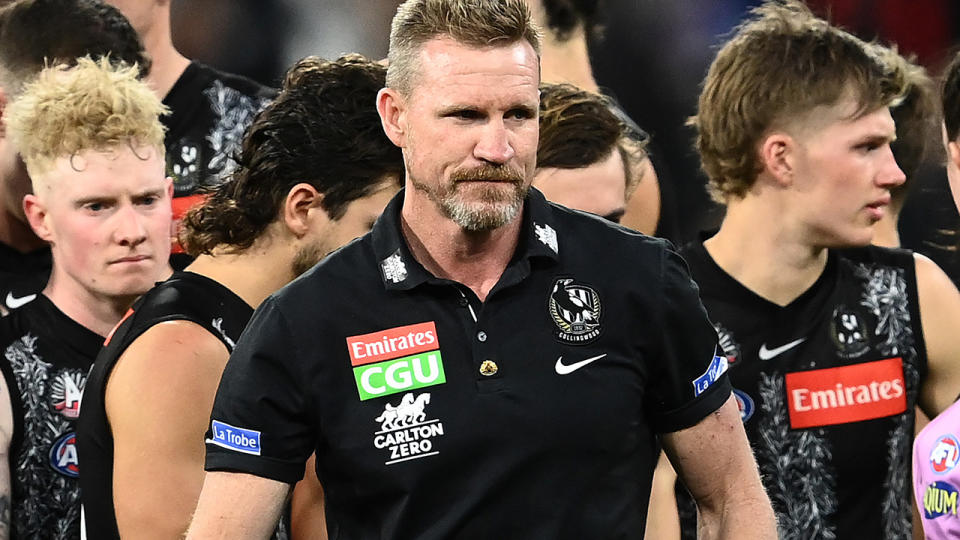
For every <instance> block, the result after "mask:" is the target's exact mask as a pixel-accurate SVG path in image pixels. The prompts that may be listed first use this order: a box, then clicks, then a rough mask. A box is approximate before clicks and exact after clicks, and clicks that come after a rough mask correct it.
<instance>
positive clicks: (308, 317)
mask: <svg viewBox="0 0 960 540" xmlns="http://www.w3.org/2000/svg"><path fill="white" fill-rule="evenodd" d="M403 196H404V194H403V192H401V193H400V194H399V195H398V196H397V197H396V198H395V199H394V200H393V201H392V202H391V203H390V205H388V207H387V209H386V210H385V211H384V214H383V216H381V218H380V219H379V220H378V221H377V223H376V225H375V226H374V228H373V230H372V231H371V233H370V234H368V235H366V236H364V237H363V238H361V239H360V240H358V241H355V242H353V243H351V244H350V245H348V246H346V247H344V248H343V249H341V250H340V251H338V252H336V253H335V254H333V255H331V256H330V257H328V258H327V259H326V260H324V261H323V262H322V263H320V264H319V265H318V266H316V267H315V268H314V269H313V270H311V271H310V272H308V273H307V274H305V275H304V276H302V277H301V278H300V279H298V280H296V281H295V282H294V283H292V284H291V285H290V286H288V287H286V288H284V289H283V290H281V291H280V292H279V293H277V294H276V295H274V296H273V297H271V298H269V299H268V300H267V301H266V302H265V303H264V304H263V305H262V306H261V308H260V310H258V312H257V314H256V315H255V316H254V319H253V321H252V322H251V324H250V326H249V327H248V330H247V332H246V333H245V334H244V336H243V337H242V338H241V340H240V342H239V343H238V344H237V349H236V351H235V353H234V355H233V356H232V357H231V360H230V362H229V363H228V364H227V369H226V371H225V372H224V376H223V380H222V382H221V386H220V390H219V391H218V394H217V399H216V403H215V406H214V412H213V420H214V422H218V423H219V424H217V425H219V426H230V427H229V428H225V429H229V430H230V431H229V432H228V431H225V429H219V430H216V433H214V431H215V430H211V432H209V433H208V439H209V441H208V442H209V444H208V454H207V468H208V469H210V470H234V471H242V472H247V473H251V474H255V475H259V476H264V477H267V478H272V479H275V480H279V481H283V482H288V483H293V482H295V481H296V480H298V479H299V478H300V477H301V476H302V473H303V463H304V462H305V461H306V459H307V457H308V456H309V454H310V453H311V452H314V451H316V453H317V470H318V475H319V478H320V480H321V482H322V483H323V485H324V492H325V496H326V505H327V507H326V512H327V519H328V524H329V525H328V526H329V527H330V530H336V531H339V534H340V535H341V536H342V537H345V538H371V539H372V538H452V537H458V538H491V537H499V538H506V537H511V538H516V537H523V538H545V539H546V538H550V539H556V538H598V537H603V538H607V537H617V536H625V537H633V536H636V535H637V534H638V532H637V531H640V530H642V528H643V524H644V521H645V518H646V508H647V499H648V495H649V488H650V480H651V477H652V471H653V466H654V464H655V463H656V459H657V448H658V447H657V444H656V440H655V433H657V432H666V431H675V430H678V429H682V428H685V427H689V426H691V425H694V424H696V423H697V422H698V421H699V420H700V419H702V418H703V417H704V416H706V415H708V414H710V413H711V412H712V411H714V410H716V409H717V408H718V407H719V406H720V405H721V404H723V403H724V402H725V401H726V399H727V397H728V396H729V393H730V388H729V384H728V383H727V381H726V376H725V375H724V374H723V373H722V370H718V369H712V366H713V363H712V362H713V359H714V353H715V350H716V334H715V332H714V330H713V327H712V326H711V325H710V323H709V322H708V321H707V318H706V314H705V313H704V310H703V308H702V306H701V305H700V303H699V299H698V296H697V290H696V286H695V285H694V284H693V283H692V281H691V280H690V278H689V276H688V273H687V270H686V266H685V264H684V263H683V261H682V260H681V259H680V258H679V256H677V255H676V254H675V253H673V252H672V251H671V250H670V249H669V246H668V244H667V243H666V242H664V241H661V240H656V239H651V238H648V237H645V236H643V235H640V234H637V233H633V232H631V231H628V230H627V229H624V228H621V227H619V226H616V225H612V224H609V223H607V222H605V221H603V220H601V219H599V218H595V217H593V216H589V215H587V214H583V213H581V212H576V211H572V210H568V209H566V208H563V207H560V206H556V205H553V204H550V203H548V202H546V201H545V200H544V199H543V196H542V195H541V194H540V193H539V192H537V191H536V190H531V192H530V195H529V196H528V198H527V200H526V202H525V205H524V211H523V214H522V215H523V217H522V219H523V222H522V226H521V233H520V238H519V243H518V246H517V249H516V252H515V254H514V256H513V258H512V259H511V261H510V262H509V264H508V265H507V268H506V269H505V270H504V272H503V274H502V276H501V277H500V280H499V281H498V282H497V284H496V285H495V286H494V287H493V288H492V289H491V291H490V292H489V294H488V295H487V297H486V299H485V301H484V302H480V301H479V299H478V298H477V297H476V295H475V294H473V292H472V291H471V290H470V289H469V288H467V287H465V286H463V285H461V284H459V283H455V282H453V281H450V280H446V279H440V278H437V277H435V276H433V275H432V274H430V273H429V272H427V271H426V270H425V269H424V268H423V266H422V265H420V264H419V262H417V260H416V259H414V258H413V257H412V255H411V254H410V251H409V249H408V247H407V245H406V243H405V241H404V239H403V237H402V235H401V233H400V227H399V225H400V208H401V206H402V202H403ZM481 336H483V337H481ZM704 459H709V456H704Z"/></svg>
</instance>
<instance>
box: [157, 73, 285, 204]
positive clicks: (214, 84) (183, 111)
mask: <svg viewBox="0 0 960 540" xmlns="http://www.w3.org/2000/svg"><path fill="white" fill-rule="evenodd" d="M275 94H276V91H275V90H274V89H271V88H267V87H264V86H261V85H259V84H258V83H256V82H254V81H251V80H250V79H247V78H244V77H241V76H239V75H233V74H230V73H224V72H222V71H217V70H216V69H214V68H212V67H210V66H207V65H204V64H201V63H199V62H191V63H190V65H189V66H187V69H186V70H185V71H184V72H183V74H182V75H180V78H179V79H177V82H176V83H174V85H173V88H171V89H170V92H168V93H167V96H166V97H165V98H164V100H163V103H164V105H166V106H168V107H170V109H171V114H170V115H168V116H164V117H162V118H161V121H162V122H163V125H164V127H166V128H167V134H166V138H165V141H164V144H165V146H166V149H167V174H169V175H170V176H172V177H173V180H174V184H173V185H174V196H175V197H181V196H184V195H190V194H192V193H194V192H195V191H196V190H197V188H199V187H202V186H214V185H217V184H219V183H220V181H221V180H222V178H221V177H222V175H223V174H224V173H225V172H229V171H230V170H231V169H232V164H231V162H232V160H233V157H234V156H235V155H237V154H238V153H239V150H240V144H241V142H242V140H243V133H244V131H245V130H246V128H247V126H249V125H250V123H251V122H252V121H253V118H254V116H255V115H256V113H257V112H258V111H259V110H260V109H262V108H263V106H264V105H265V104H266V103H267V102H268V101H269V100H270V99H272V98H273V97H274V95H275Z"/></svg>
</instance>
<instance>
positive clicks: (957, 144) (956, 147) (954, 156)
mask: <svg viewBox="0 0 960 540" xmlns="http://www.w3.org/2000/svg"><path fill="white" fill-rule="evenodd" d="M947 157H948V158H949V159H950V161H952V162H953V164H954V165H956V166H957V167H960V141H950V142H948V143H947Z"/></svg>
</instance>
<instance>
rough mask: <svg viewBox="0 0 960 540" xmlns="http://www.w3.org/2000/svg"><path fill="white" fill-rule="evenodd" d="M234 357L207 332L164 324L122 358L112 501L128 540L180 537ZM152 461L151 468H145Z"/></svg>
mask: <svg viewBox="0 0 960 540" xmlns="http://www.w3.org/2000/svg"><path fill="white" fill-rule="evenodd" d="M228 357H229V354H228V352H227V348H226V346H224V344H223V343H222V342H221V341H220V340H219V339H217V338H216V337H214V336H213V335H211V334H210V332H208V331H207V330H205V329H204V328H203V327H201V326H199V325H197V324H194V323H191V322H188V321H168V322H163V323H160V324H158V325H156V326H154V327H152V328H150V329H149V330H147V331H146V332H144V333H143V335H141V336H140V337H138V338H137V339H136V340H135V341H134V342H133V343H132V344H131V345H130V346H129V347H128V348H127V350H126V351H124V353H123V355H122V356H121V357H120V360H119V361H118V362H117V365H116V367H115V368H114V370H113V372H112V373H111V375H110V379H109V381H108V382H107V387H106V394H105V405H106V410H107V418H108V419H109V421H110V427H111V430H112V432H113V439H114V445H113V446H114V462H113V500H114V509H115V512H116V516H117V528H118V529H119V531H120V535H121V536H123V537H124V538H127V537H131V538H134V537H135V538H179V537H181V536H182V535H183V533H184V532H186V530H187V526H188V525H189V524H190V516H191V515H192V514H193V510H194V509H195V508H196V506H197V498H198V497H199V496H200V488H201V486H202V485H203V477H204V470H203V461H204V456H205V452H206V450H205V444H204V434H205V432H206V429H207V426H208V425H209V422H210V410H211V409H212V408H213V398H214V396H215V395H216V391H217V385H218V383H219V382H220V375H221V374H222V372H223V367H224V365H226V362H227V359H228ZM144 456H149V460H150V467H144V466H143V462H144Z"/></svg>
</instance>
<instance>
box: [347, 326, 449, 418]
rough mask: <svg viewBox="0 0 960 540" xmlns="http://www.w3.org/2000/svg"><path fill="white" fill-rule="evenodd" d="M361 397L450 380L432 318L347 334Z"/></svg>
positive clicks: (351, 360) (386, 394) (378, 395)
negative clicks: (404, 324)
mask: <svg viewBox="0 0 960 540" xmlns="http://www.w3.org/2000/svg"><path fill="white" fill-rule="evenodd" d="M347 350H349V351H350V363H351V364H352V365H353V376H354V379H356V382H357V392H358V393H359V394H360V400H361V401H365V400H368V399H373V398H377V397H382V396H389V395H391V394H396V393H399V392H405V391H409V390H414V389H417V388H423V387H426V386H433V385H435V384H442V383H445V382H447V379H446V376H445V375H444V373H443V359H442V357H441V356H440V341H439V339H438V338H437V328H436V325H434V323H433V321H430V322H425V323H419V324H411V325H408V326H399V327H397V328H390V329H387V330H383V331H381V332H374V333H372V334H364V335H362V336H350V337H348V338H347Z"/></svg>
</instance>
